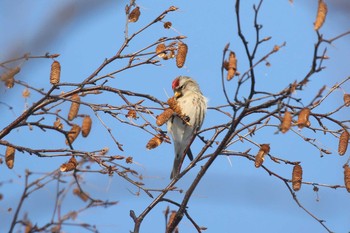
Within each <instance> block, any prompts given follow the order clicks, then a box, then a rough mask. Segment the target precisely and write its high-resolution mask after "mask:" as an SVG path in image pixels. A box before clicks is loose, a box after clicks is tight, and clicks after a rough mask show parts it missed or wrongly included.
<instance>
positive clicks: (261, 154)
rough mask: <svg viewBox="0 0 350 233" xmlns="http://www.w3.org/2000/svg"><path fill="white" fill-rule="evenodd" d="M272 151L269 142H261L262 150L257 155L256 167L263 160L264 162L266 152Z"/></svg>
mask: <svg viewBox="0 0 350 233" xmlns="http://www.w3.org/2000/svg"><path fill="white" fill-rule="evenodd" d="M269 152H270V145H269V144H261V145H260V150H259V152H258V154H257V155H256V156H255V167H256V168H259V167H260V166H261V165H262V164H263V162H264V159H265V158H264V157H265V155H266V154H268V153H269Z"/></svg>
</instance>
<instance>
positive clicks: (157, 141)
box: [146, 134, 163, 150]
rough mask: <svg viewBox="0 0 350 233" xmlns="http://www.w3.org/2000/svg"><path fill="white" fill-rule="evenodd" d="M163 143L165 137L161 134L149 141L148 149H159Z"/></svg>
mask: <svg viewBox="0 0 350 233" xmlns="http://www.w3.org/2000/svg"><path fill="white" fill-rule="evenodd" d="M162 142H163V136H162V135H161V134H158V135H157V136H155V137H153V138H151V140H149V141H148V143H147V145H146V148H147V149H148V150H151V149H154V148H156V147H158V146H159V145H160V144H162Z"/></svg>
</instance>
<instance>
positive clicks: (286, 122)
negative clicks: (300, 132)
mask: <svg viewBox="0 0 350 233" xmlns="http://www.w3.org/2000/svg"><path fill="white" fill-rule="evenodd" d="M291 125H292V114H291V113H290V112H288V111H287V110H286V112H285V113H284V117H283V120H282V124H281V125H280V130H281V132H282V133H286V132H287V131H288V130H289V129H290V127H291Z"/></svg>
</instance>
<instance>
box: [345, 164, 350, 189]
mask: <svg viewBox="0 0 350 233" xmlns="http://www.w3.org/2000/svg"><path fill="white" fill-rule="evenodd" d="M344 183H345V187H346V190H347V191H348V192H349V193H350V168H349V165H347V164H346V165H344Z"/></svg>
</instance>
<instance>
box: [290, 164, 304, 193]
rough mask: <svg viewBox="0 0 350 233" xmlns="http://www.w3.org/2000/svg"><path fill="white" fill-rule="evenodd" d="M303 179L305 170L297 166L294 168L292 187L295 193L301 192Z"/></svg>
mask: <svg viewBox="0 0 350 233" xmlns="http://www.w3.org/2000/svg"><path fill="white" fill-rule="evenodd" d="M302 178H303V169H302V167H301V166H300V164H296V165H294V167H293V173H292V186H293V190H294V191H299V190H300V188H301V182H302Z"/></svg>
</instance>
